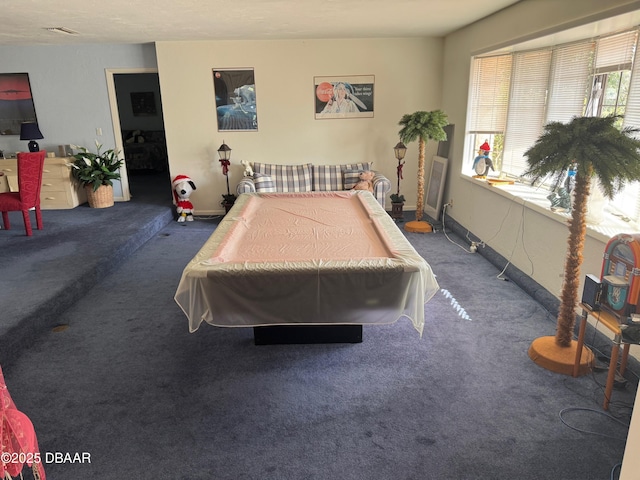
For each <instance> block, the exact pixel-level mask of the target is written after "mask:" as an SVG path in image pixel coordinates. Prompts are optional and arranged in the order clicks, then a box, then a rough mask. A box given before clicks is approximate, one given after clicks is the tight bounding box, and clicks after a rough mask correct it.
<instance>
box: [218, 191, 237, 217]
mask: <svg viewBox="0 0 640 480" xmlns="http://www.w3.org/2000/svg"><path fill="white" fill-rule="evenodd" d="M234 203H236V196H235V195H234V194H233V193H223V194H222V202H220V205H222V206H223V207H224V212H225V213H229V210H231V207H233V204H234Z"/></svg>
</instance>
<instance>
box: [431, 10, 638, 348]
mask: <svg viewBox="0 0 640 480" xmlns="http://www.w3.org/2000/svg"><path fill="white" fill-rule="evenodd" d="M637 9H640V2H638V1H629V0H626V1H625V0H608V1H607V2H602V1H600V0H581V1H580V2H576V1H561V0H523V1H522V2H519V3H517V4H515V5H513V6H512V7H509V8H507V9H504V10H502V11H500V12H498V13H497V14H495V15H492V16H490V17H488V18H486V19H484V20H482V21H479V22H477V23H475V24H473V25H470V26H468V27H466V28H463V29H461V30H459V31H457V32H455V33H453V34H451V35H449V36H447V37H446V38H445V45H444V58H445V59H446V61H445V63H444V69H443V90H442V92H443V93H442V98H443V103H442V106H443V109H444V111H445V112H446V113H447V114H448V115H449V120H450V121H451V123H454V124H455V125H456V134H455V135H454V142H453V145H452V154H451V160H452V162H451V165H450V170H449V172H450V174H449V175H448V182H447V187H446V190H445V198H453V199H454V206H453V208H452V209H450V210H448V214H449V215H451V217H452V218H454V219H455V220H456V221H457V222H459V223H460V224H461V225H463V226H464V227H465V228H467V229H468V230H469V231H470V232H471V233H473V234H474V235H476V236H478V237H479V238H480V239H481V240H483V241H485V242H486V243H487V244H488V245H489V246H490V247H492V248H493V249H494V250H496V251H497V252H498V253H500V254H501V255H502V256H503V257H505V258H506V259H508V260H510V261H511V263H512V264H513V265H514V266H516V267H517V268H519V269H520V270H522V271H523V272H525V273H526V274H528V275H529V276H530V277H532V278H533V279H534V280H535V281H537V282H538V283H539V284H541V285H542V286H543V287H545V288H546V289H547V290H549V291H550V292H551V293H552V294H554V295H556V296H558V297H559V295H560V290H561V287H562V274H563V270H564V258H565V254H566V247H567V237H568V234H569V231H568V228H567V226H566V225H565V224H564V222H563V221H562V220H560V219H558V218H557V217H556V218H554V217H553V216H552V215H550V214H548V213H542V212H541V211H540V209H539V208H535V207H532V206H529V205H524V206H523V205H522V202H518V201H514V200H513V199H512V198H509V197H508V196H504V195H500V194H498V193H496V191H495V190H494V189H493V188H491V187H486V186H485V185H478V183H474V182H472V181H470V180H469V177H466V176H462V175H461V174H460V172H461V168H462V164H463V161H464V160H465V159H464V158H463V150H464V136H465V135H464V125H465V122H466V109H467V97H468V89H469V76H470V65H471V63H470V59H471V56H472V55H474V54H477V53H480V52H486V51H491V50H494V49H496V48H499V47H504V46H506V45H510V44H514V43H518V42H521V41H525V40H531V39H535V38H536V37H540V36H542V35H548V34H555V33H557V32H560V31H562V30H566V29H569V28H573V27H577V26H579V25H582V24H587V23H590V22H594V21H596V20H600V19H605V18H608V17H613V16H614V15H619V14H621V13H623V12H630V11H632V10H637ZM591 31H592V32H593V34H598V33H602V32H598V31H597V28H594V29H592V30H591ZM620 233H625V232H620ZM606 241H607V238H605V237H603V236H602V235H596V234H590V235H589V236H588V238H587V240H586V244H585V250H584V263H583V265H582V272H583V275H582V277H584V275H586V274H587V273H592V274H596V275H599V273H600V269H601V266H602V255H603V253H604V247H605V244H606ZM553 333H554V332H549V334H550V335H552V334H553ZM632 352H635V355H636V356H638V352H637V348H636V346H634V347H632Z"/></svg>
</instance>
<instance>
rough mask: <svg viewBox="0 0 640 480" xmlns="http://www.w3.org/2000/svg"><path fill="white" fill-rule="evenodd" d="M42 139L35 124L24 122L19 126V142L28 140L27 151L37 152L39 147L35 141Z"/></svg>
mask: <svg viewBox="0 0 640 480" xmlns="http://www.w3.org/2000/svg"><path fill="white" fill-rule="evenodd" d="M41 138H44V137H43V136H42V132H40V129H39V128H38V124H37V123H36V122H24V123H22V124H21V125H20V140H29V151H30V152H38V151H40V146H39V145H38V142H36V140H40V139H41Z"/></svg>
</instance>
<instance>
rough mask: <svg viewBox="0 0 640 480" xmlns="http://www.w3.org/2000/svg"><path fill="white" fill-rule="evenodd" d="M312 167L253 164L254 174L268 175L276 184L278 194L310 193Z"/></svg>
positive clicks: (308, 165) (306, 165)
mask: <svg viewBox="0 0 640 480" xmlns="http://www.w3.org/2000/svg"><path fill="white" fill-rule="evenodd" d="M312 169H313V166H312V164H310V163H306V164H304V165H274V164H270V163H259V162H254V163H253V171H254V173H262V174H265V175H269V176H270V177H271V178H272V179H273V181H274V182H275V184H276V191H278V192H311V191H312V187H313V182H312V179H311V175H312Z"/></svg>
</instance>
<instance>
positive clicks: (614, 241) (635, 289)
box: [600, 233, 640, 323]
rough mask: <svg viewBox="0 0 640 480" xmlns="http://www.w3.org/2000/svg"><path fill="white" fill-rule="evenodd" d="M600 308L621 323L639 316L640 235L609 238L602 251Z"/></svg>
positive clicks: (622, 235)
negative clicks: (635, 314)
mask: <svg viewBox="0 0 640 480" xmlns="http://www.w3.org/2000/svg"><path fill="white" fill-rule="evenodd" d="M600 281H601V283H602V292H601V294H600V306H601V307H602V308H603V309H605V310H607V311H608V312H610V313H612V314H613V315H615V316H616V317H617V318H618V320H619V321H621V322H623V323H624V322H625V321H626V320H627V319H628V318H629V317H630V316H631V315H632V314H634V313H636V312H638V313H640V306H639V305H638V302H639V298H638V296H639V295H640V234H624V233H623V234H619V235H616V236H614V237H612V238H611V239H610V240H609V242H608V243H607V246H606V247H605V251H604V259H603V261H602V272H601V273H600Z"/></svg>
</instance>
